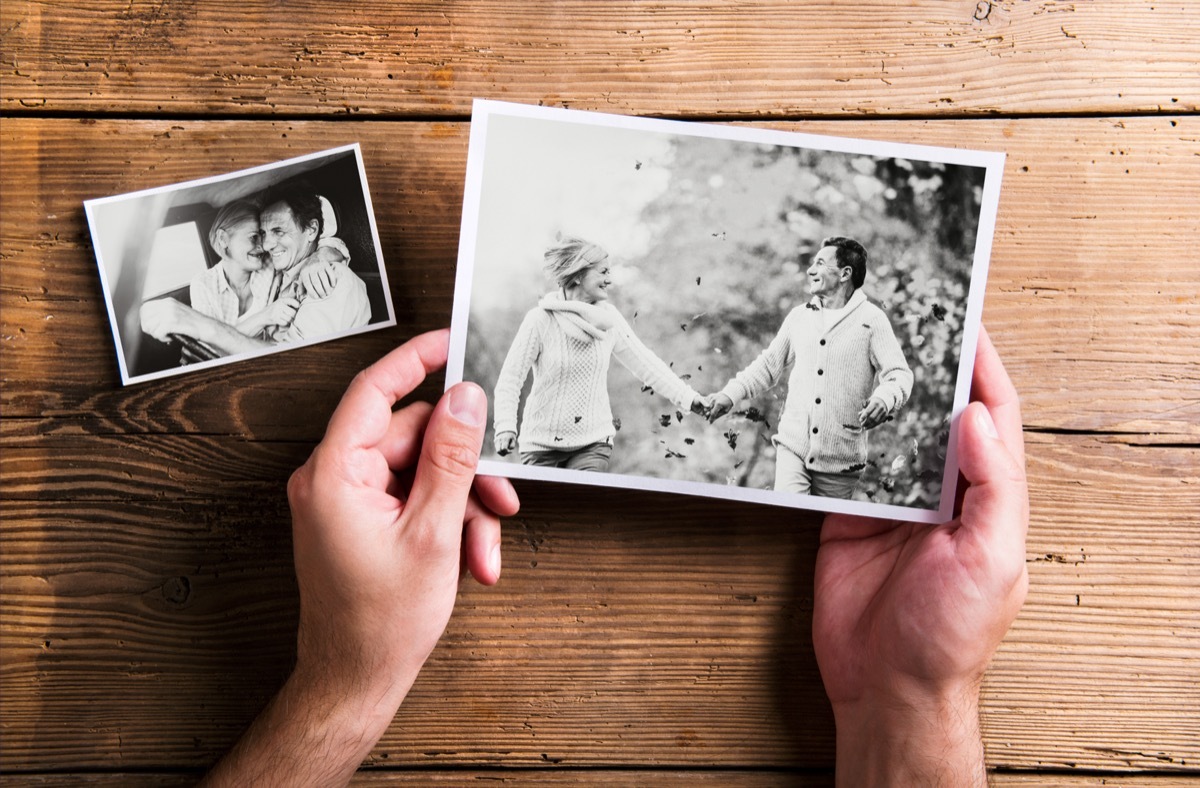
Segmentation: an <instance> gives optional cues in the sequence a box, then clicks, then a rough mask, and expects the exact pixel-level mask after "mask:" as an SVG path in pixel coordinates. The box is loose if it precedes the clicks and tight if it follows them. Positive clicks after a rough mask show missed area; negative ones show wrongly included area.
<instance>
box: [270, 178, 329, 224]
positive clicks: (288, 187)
mask: <svg viewBox="0 0 1200 788" xmlns="http://www.w3.org/2000/svg"><path fill="white" fill-rule="evenodd" d="M279 202H281V203H283V204H284V205H286V206H287V207H288V208H290V209H291V211H292V217H293V218H294V219H295V220H296V224H297V225H299V226H300V228H301V229H303V228H305V227H308V226H309V225H310V224H312V222H313V220H314V219H315V220H316V222H317V237H318V238H320V237H321V233H322V232H323V231H324V230H325V223H324V220H323V219H322V218H321V201H320V200H319V199H317V190H316V189H314V188H313V186H312V184H310V183H308V182H307V181H303V180H299V181H284V182H283V183H277V184H275V185H274V186H272V187H271V188H269V189H267V193H266V194H265V195H263V199H262V206H263V208H264V209H266V208H270V207H271V206H272V205H274V204H275V203H279Z"/></svg>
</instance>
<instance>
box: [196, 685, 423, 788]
mask: <svg viewBox="0 0 1200 788" xmlns="http://www.w3.org/2000/svg"><path fill="white" fill-rule="evenodd" d="M410 685H411V681H406V682H404V683H403V685H402V686H401V685H391V686H388V687H383V688H375V689H366V688H364V689H362V690H360V691H357V692H345V691H343V690H339V689H338V688H336V687H333V686H331V685H330V684H329V682H327V681H326V679H325V677H324V676H322V675H320V674H319V672H317V673H307V672H305V671H303V670H301V669H299V668H297V670H296V671H295V672H294V673H293V674H292V675H291V677H289V678H288V680H287V682H286V683H285V684H284V685H283V688H282V689H280V691H279V693H278V694H277V695H276V696H275V697H274V698H273V699H272V700H271V703H270V704H269V705H268V706H267V708H266V709H264V710H263V712H262V714H260V715H259V717H258V719H256V720H255V721H254V723H253V724H252V725H251V726H250V728H249V730H247V731H246V733H245V734H244V735H243V736H242V738H241V740H240V741H239V742H238V743H237V746H235V747H234V749H233V750H232V751H230V753H229V754H228V755H227V756H226V757H225V758H224V759H223V760H222V761H221V762H220V763H219V764H217V766H216V768H214V769H213V771H212V772H211V773H210V774H209V775H208V776H207V777H206V778H205V779H204V781H203V782H202V783H201V785H203V786H205V787H206V788H217V787H219V786H235V785H237V786H240V785H262V786H275V785H280V786H283V785H345V784H347V783H348V782H349V780H350V778H351V776H353V774H354V772H355V771H356V770H357V769H358V766H359V764H361V763H362V761H363V759H364V758H365V757H366V756H367V754H368V753H369V752H370V751H371V748H372V747H374V746H375V743H376V742H377V741H378V740H379V737H380V736H382V735H383V732H384V731H385V730H387V726H388V724H389V723H390V722H391V720H392V718H393V717H394V716H395V714H396V709H397V708H398V707H399V705H400V701H401V700H402V699H403V697H404V694H405V693H406V692H407V690H408V688H409V686H410Z"/></svg>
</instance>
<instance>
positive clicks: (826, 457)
mask: <svg viewBox="0 0 1200 788" xmlns="http://www.w3.org/2000/svg"><path fill="white" fill-rule="evenodd" d="M545 268H546V271H547V272H548V273H549V274H550V276H552V277H553V278H554V280H555V282H556V284H557V286H558V289H557V290H555V291H553V292H550V293H548V294H546V295H545V296H543V297H542V299H541V300H540V301H539V302H538V305H537V306H536V307H535V308H533V309H531V310H530V311H529V312H528V313H527V314H526V315H525V318H524V320H523V321H522V322H521V327H520V328H519V329H518V331H517V335H516V338H515V339H514V340H513V343H512V346H511V348H510V349H509V351H508V355H507V357H506V358H505V360H504V365H503V367H502V368H501V370H500V376H499V378H498V380H497V383H496V389H495V396H494V407H495V425H494V426H495V449H496V452H497V453H498V454H500V455H501V456H507V455H508V454H511V453H513V452H518V453H519V455H520V461H521V462H522V463H523V464H526V465H537V466H545V467H556V468H568V469H573V470H585V471H605V470H607V469H608V465H609V462H610V460H611V458H612V451H613V438H614V436H615V435H616V428H615V427H614V424H613V418H612V411H611V408H610V406H609V399H608V367H609V360H610V357H611V356H613V355H615V356H616V357H617V360H618V361H620V362H621V363H622V364H623V365H624V366H625V367H627V368H628V369H629V370H630V371H631V372H632V373H633V374H634V375H635V376H637V377H638V378H639V379H641V381H642V382H643V383H645V385H647V386H649V387H650V388H651V389H653V390H654V392H656V393H657V394H659V395H661V396H663V397H665V398H666V399H668V400H670V401H671V402H672V403H674V404H675V405H676V406H677V407H679V408H681V409H683V410H691V411H692V412H693V413H697V414H700V415H703V416H706V417H707V418H708V420H709V421H710V422H712V421H715V420H717V419H718V418H720V417H721V416H723V415H725V414H726V413H728V412H729V411H730V410H732V409H733V408H734V407H735V405H737V404H738V403H740V402H743V401H748V400H753V399H754V398H755V397H758V396H759V395H761V394H763V393H764V392H766V391H767V390H768V389H770V388H771V387H772V386H774V385H775V384H776V383H778V382H780V381H781V380H783V378H784V374H785V372H786V371H787V370H788V368H789V367H790V368H791V373H790V374H789V375H788V376H787V399H786V401H785V403H784V407H783V413H782V415H781V416H780V418H779V425H778V432H777V433H776V434H775V435H774V436H773V438H772V443H774V445H775V485H774V486H775V489H776V490H779V491H784V492H792V493H801V494H807V495H820V496H825V497H835V498H849V497H851V496H852V495H853V493H854V490H855V487H856V486H857V484H858V481H859V478H860V477H861V475H862V472H863V470H864V469H865V467H866V463H867V433H868V432H869V431H870V430H871V429H873V428H875V427H877V426H879V425H880V424H882V423H884V422H885V421H887V420H888V419H889V418H891V417H892V416H893V415H894V414H895V413H896V412H897V410H899V409H900V408H901V407H902V406H903V405H904V403H905V402H906V401H907V400H908V397H909V395H910V394H911V392H912V385H913V374H912V370H911V369H909V366H908V362H907V361H906V360H905V357H904V351H903V350H902V349H901V347H900V344H899V342H898V341H897V340H896V335H895V332H894V331H893V330H892V326H891V323H890V322H889V321H888V318H887V315H886V314H884V312H883V310H881V309H880V308H879V307H877V306H875V305H874V304H872V303H870V302H869V301H868V300H867V298H866V296H865V295H864V294H863V292H862V289H861V288H862V286H863V282H864V281H865V279H866V273H867V252H866V250H865V249H864V248H863V246H862V244H860V243H859V242H857V241H855V240H853V239H850V238H843V237H834V238H826V239H825V240H824V241H822V243H821V248H820V249H819V250H818V252H817V253H816V254H815V255H813V257H812V259H811V263H810V265H809V266H808V270H807V274H806V279H807V290H808V295H809V296H810V300H808V301H807V302H805V303H804V304H802V305H800V306H797V307H796V308H794V309H793V310H792V311H791V312H790V313H789V314H788V316H787V317H786V318H785V319H784V321H783V325H782V326H781V327H780V329H779V332H778V334H777V335H776V336H775V338H774V339H773V340H772V341H771V343H770V344H769V345H768V346H767V348H766V349H765V350H763V351H762V353H761V354H760V355H759V356H758V358H757V359H755V360H754V362H753V363H751V364H750V365H749V366H747V367H746V368H745V369H743V370H742V371H741V372H739V373H738V374H737V375H736V376H735V377H734V378H733V379H732V380H730V381H729V382H728V383H727V384H726V385H725V387H724V388H723V389H721V390H720V391H719V392H716V393H714V394H711V395H706V396H705V395H701V394H699V393H697V392H696V391H695V390H694V389H693V388H692V387H691V386H689V385H688V384H687V383H686V382H685V381H684V380H682V379H681V378H680V377H679V376H678V375H676V374H675V373H674V372H673V371H672V370H671V368H670V366H668V365H667V364H666V363H664V362H663V361H662V360H661V359H660V358H658V356H656V355H655V354H654V352H653V351H652V350H650V349H649V348H648V347H646V345H645V344H643V343H642V342H641V340H639V339H638V337H637V335H635V334H634V332H633V329H632V328H631V327H630V325H629V323H628V321H626V320H625V318H624V316H622V315H621V313H620V311H618V310H617V308H616V307H615V306H613V304H612V303H611V302H610V301H609V300H608V289H609V287H610V286H611V284H612V280H611V279H610V278H609V265H608V254H607V252H605V251H604V249H602V248H601V247H599V246H597V245H596V244H594V243H590V242H588V241H584V240H581V239H578V238H571V239H566V240H564V241H562V242H560V243H558V244H556V245H555V246H553V247H551V248H550V249H549V250H547V252H546V254H545ZM530 371H532V372H533V384H532V387H531V389H530V391H529V394H528V397H527V399H526V402H525V407H524V409H523V411H522V413H521V424H520V431H519V433H518V429H517V408H518V404H519V403H518V401H519V399H520V394H521V389H522V387H523V386H524V384H525V379H526V377H527V376H528V375H529V373H530Z"/></svg>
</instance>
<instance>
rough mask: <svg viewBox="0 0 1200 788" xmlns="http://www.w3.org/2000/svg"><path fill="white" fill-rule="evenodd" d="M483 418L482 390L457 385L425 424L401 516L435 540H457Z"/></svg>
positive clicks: (472, 479)
mask: <svg viewBox="0 0 1200 788" xmlns="http://www.w3.org/2000/svg"><path fill="white" fill-rule="evenodd" d="M486 420H487V397H486V396H485V395H484V393H483V389H481V388H479V386H477V385H475V384H474V383H459V384H458V385H456V386H454V387H452V388H451V389H450V390H449V391H447V392H446V393H445V394H444V395H443V396H442V398H441V400H440V401H439V402H438V404H437V405H436V406H434V409H433V414H432V415H431V416H430V418H429V424H428V425H427V426H426V427H425V438H424V440H423V441H422V442H421V458H420V459H419V460H418V461H417V471H416V477H415V478H414V480H413V488H412V494H411V495H410V496H409V499H408V508H407V509H406V510H405V514H406V515H411V516H412V517H413V518H416V520H417V521H418V522H420V523H422V524H423V525H424V526H425V527H429V528H434V529H437V531H436V533H435V534H431V535H430V536H431V537H433V541H435V542H441V539H442V538H445V539H447V540H449V539H451V538H453V539H455V540H457V539H459V538H461V528H462V522H463V518H464V516H465V509H466V505H467V496H468V494H469V493H470V492H471V483H472V482H473V481H474V479H475V469H476V467H477V466H478V463H479V450H480V448H481V447H482V445H483V432H484V423H485V421H486ZM456 544H457V541H456Z"/></svg>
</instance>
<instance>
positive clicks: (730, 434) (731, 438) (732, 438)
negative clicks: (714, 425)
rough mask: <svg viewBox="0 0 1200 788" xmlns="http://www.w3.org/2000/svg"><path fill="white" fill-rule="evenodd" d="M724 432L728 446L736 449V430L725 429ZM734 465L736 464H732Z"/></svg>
mask: <svg viewBox="0 0 1200 788" xmlns="http://www.w3.org/2000/svg"><path fill="white" fill-rule="evenodd" d="M724 434H725V440H726V441H728V442H729V448H731V449H736V448H737V439H738V433H737V431H736V430H726V431H725V433H724ZM739 464H740V463H739ZM734 467H737V466H734Z"/></svg>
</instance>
